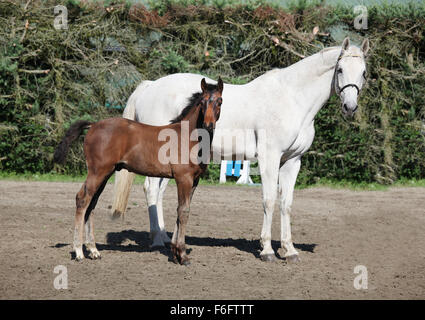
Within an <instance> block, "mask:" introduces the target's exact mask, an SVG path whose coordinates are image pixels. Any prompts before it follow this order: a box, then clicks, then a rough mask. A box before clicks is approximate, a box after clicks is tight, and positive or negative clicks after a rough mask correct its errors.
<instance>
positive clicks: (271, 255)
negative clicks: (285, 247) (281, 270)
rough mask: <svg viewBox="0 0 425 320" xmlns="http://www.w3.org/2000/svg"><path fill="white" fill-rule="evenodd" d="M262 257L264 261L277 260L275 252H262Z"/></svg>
mask: <svg viewBox="0 0 425 320" xmlns="http://www.w3.org/2000/svg"><path fill="white" fill-rule="evenodd" d="M260 259H261V260H262V261H264V262H275V261H276V260H277V258H276V255H275V254H274V253H268V254H261V255H260Z"/></svg>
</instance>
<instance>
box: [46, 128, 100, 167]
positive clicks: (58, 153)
mask: <svg viewBox="0 0 425 320" xmlns="http://www.w3.org/2000/svg"><path fill="white" fill-rule="evenodd" d="M92 124H93V123H92V122H89V121H84V120H80V121H77V122H75V123H73V124H72V125H71V127H70V128H69V129H68V131H67V132H66V133H65V136H64V137H63V139H62V141H61V142H60V143H59V145H58V146H57V148H56V150H55V154H54V155H53V161H54V162H56V163H60V164H63V163H64V162H65V159H66V155H67V154H68V150H69V146H70V145H71V143H72V142H73V141H74V140H76V139H77V138H78V137H79V136H80V135H81V134H82V133H83V130H84V129H88V128H90V126H91V125H92Z"/></svg>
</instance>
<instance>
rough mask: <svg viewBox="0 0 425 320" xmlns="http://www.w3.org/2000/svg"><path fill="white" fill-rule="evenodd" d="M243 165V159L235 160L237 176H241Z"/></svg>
mask: <svg viewBox="0 0 425 320" xmlns="http://www.w3.org/2000/svg"><path fill="white" fill-rule="evenodd" d="M241 166H242V161H241V160H238V161H235V172H234V173H233V175H234V176H235V177H239V176H240V175H241V174H240V171H241Z"/></svg>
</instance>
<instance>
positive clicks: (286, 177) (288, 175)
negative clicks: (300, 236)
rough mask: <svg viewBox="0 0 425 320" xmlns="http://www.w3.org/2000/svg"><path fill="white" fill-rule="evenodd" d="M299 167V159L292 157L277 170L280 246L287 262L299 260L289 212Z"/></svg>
mask: <svg viewBox="0 0 425 320" xmlns="http://www.w3.org/2000/svg"><path fill="white" fill-rule="evenodd" d="M300 167H301V159H300V158H294V159H290V160H288V161H286V162H285V163H284V165H283V166H282V167H281V168H280V170H279V195H280V224H281V246H282V248H284V249H285V250H286V253H285V257H286V259H287V260H288V261H289V262H297V261H299V258H298V252H297V250H295V248H294V244H293V243H292V236H291V218H290V214H291V206H292V200H293V196H294V187H295V182H296V180H297V176H298V172H299V171H300Z"/></svg>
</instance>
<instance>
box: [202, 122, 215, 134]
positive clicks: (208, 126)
mask: <svg viewBox="0 0 425 320" xmlns="http://www.w3.org/2000/svg"><path fill="white" fill-rule="evenodd" d="M203 127H204V129H205V130H207V131H209V132H211V131H213V130H214V129H215V124H214V123H212V122H210V123H204V124H203Z"/></svg>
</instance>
